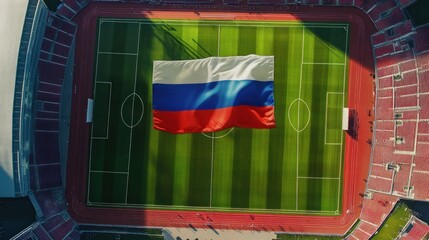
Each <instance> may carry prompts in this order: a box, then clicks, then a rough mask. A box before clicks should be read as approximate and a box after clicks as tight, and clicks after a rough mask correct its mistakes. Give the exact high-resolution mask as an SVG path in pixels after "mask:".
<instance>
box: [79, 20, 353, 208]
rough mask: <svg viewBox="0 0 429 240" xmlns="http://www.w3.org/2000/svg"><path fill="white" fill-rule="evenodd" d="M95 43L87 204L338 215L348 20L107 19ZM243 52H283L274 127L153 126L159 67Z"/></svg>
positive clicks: (277, 62) (278, 57) (101, 22)
mask: <svg viewBox="0 0 429 240" xmlns="http://www.w3.org/2000/svg"><path fill="white" fill-rule="evenodd" d="M97 39H98V45H97V49H96V52H95V66H96V67H95V75H94V83H95V84H94V99H95V100H94V118H93V119H94V122H93V124H92V130H91V136H92V137H91V146H90V150H91V151H90V153H89V157H90V163H89V164H90V171H89V181H88V202H87V203H88V205H91V206H101V205H107V206H115V207H120V206H124V207H125V206H134V207H149V208H168V209H196V208H201V209H213V210H220V211H242V210H245V211H251V212H283V213H294V212H300V213H311V214H322V215H335V214H339V213H340V209H341V196H340V195H341V185H342V166H343V164H342V163H343V149H344V133H343V131H342V130H341V117H342V108H343V106H347V82H348V80H347V71H348V69H347V68H348V65H347V63H348V59H347V42H348V26H347V25H346V24H316V23H300V22H254V21H252V22H246V21H243V22H234V21H218V22H215V21H167V20H165V21H161V20H156V21H152V22H151V21H149V20H140V21H137V20H117V19H116V20H112V19H100V20H99V25H98V33H97ZM247 54H259V55H274V56H275V66H274V68H275V69H274V70H275V74H274V75H275V80H274V85H275V86H274V89H275V92H274V95H275V116H276V121H277V127H276V128H275V129H269V130H260V129H240V128H234V129H232V130H231V129H227V130H223V131H220V132H216V133H209V134H206V135H203V134H181V135H173V134H168V133H165V132H161V131H157V130H154V129H153V128H152V115H151V110H152V108H151V106H152V91H151V90H152V85H151V81H152V63H153V61H154V60H181V59H195V58H204V57H209V56H234V55H247ZM140 99H141V101H140ZM142 103H143V104H142ZM131 126H132V127H131Z"/></svg>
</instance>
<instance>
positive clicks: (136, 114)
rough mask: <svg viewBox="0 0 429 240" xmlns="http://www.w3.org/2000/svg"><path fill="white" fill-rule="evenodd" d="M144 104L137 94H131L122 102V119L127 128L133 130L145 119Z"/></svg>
mask: <svg viewBox="0 0 429 240" xmlns="http://www.w3.org/2000/svg"><path fill="white" fill-rule="evenodd" d="M143 113H144V104H143V100H142V98H141V97H140V95H138V94H137V93H131V94H130V95H128V96H127V97H126V98H125V100H124V101H123V102H122V106H121V119H122V122H123V123H124V124H125V126H127V127H129V128H133V127H135V126H137V124H139V123H140V121H141V120H142V118H143Z"/></svg>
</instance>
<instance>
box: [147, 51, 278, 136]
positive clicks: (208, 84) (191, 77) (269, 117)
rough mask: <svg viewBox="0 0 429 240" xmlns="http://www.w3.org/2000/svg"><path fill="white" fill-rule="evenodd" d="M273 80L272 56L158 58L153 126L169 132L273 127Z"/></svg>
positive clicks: (154, 65)
mask: <svg viewBox="0 0 429 240" xmlns="http://www.w3.org/2000/svg"><path fill="white" fill-rule="evenodd" d="M273 80H274V57H273V56H257V55H248V56H234V57H209V58H204V59H197V60H182V61H154V64H153V85H152V87H153V92H152V95H153V124H154V128H155V129H158V130H162V131H166V132H170V133H195V132H213V131H218V130H222V129H226V128H231V127H242V128H273V127H275V118H274V91H273V87H274V82H273Z"/></svg>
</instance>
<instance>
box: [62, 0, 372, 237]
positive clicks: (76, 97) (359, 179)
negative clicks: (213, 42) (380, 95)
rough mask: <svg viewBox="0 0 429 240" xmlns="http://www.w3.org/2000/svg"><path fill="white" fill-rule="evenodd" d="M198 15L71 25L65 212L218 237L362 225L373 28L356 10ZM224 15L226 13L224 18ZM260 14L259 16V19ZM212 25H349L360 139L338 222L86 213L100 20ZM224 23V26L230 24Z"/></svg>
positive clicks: (93, 14) (111, 6)
mask: <svg viewBox="0 0 429 240" xmlns="http://www.w3.org/2000/svg"><path fill="white" fill-rule="evenodd" d="M199 7H200V9H199V10H198V11H199V12H196V11H195V10H189V9H187V10H178V9H171V6H154V5H144V4H132V3H128V4H123V3H90V4H88V6H87V7H85V8H84V9H83V10H82V11H81V12H80V13H79V14H78V15H77V16H76V18H75V19H74V21H75V22H76V23H77V24H78V26H79V27H78V32H77V36H76V51H75V69H74V83H73V85H74V93H73V100H72V111H71V112H72V116H71V125H70V143H69V144H70V145H69V156H68V163H67V164H68V166H67V185H66V196H67V202H68V210H69V213H70V214H71V216H72V217H73V218H74V219H75V220H76V221H77V222H78V223H93V224H108V225H132V226H154V227H167V226H170V227H190V225H189V224H191V225H192V226H193V227H196V228H207V227H209V226H210V227H213V228H215V229H216V228H217V229H221V228H222V229H227V228H228V229H248V230H262V231H277V232H299V233H320V234H339V235H342V234H344V233H345V232H346V231H347V230H348V229H349V228H350V227H351V226H352V225H353V223H354V222H355V221H356V219H357V218H358V217H359V215H360V212H361V207H362V202H363V199H362V197H361V196H362V195H363V194H362V193H363V192H364V190H365V182H366V177H367V174H368V168H369V159H370V145H369V144H368V143H367V140H368V139H371V132H370V123H369V122H370V121H373V117H372V114H371V112H372V111H371V110H372V109H373V78H372V77H371V76H370V74H371V73H374V70H373V69H374V59H373V55H372V48H371V42H370V35H372V34H373V33H374V32H375V30H376V29H375V27H374V24H373V22H372V21H371V20H370V19H369V17H368V16H367V15H366V14H365V13H364V12H363V11H362V10H360V9H358V8H355V7H341V8H338V7H310V6H308V7H307V6H283V7H275V8H274V7H270V8H263V7H261V9H259V10H257V9H256V10H255V8H252V10H251V12H252V13H249V9H248V8H247V7H246V6H244V7H243V6H238V7H235V8H234V11H235V12H233V11H228V10H225V9H223V8H222V7H221V6H219V7H218V8H217V9H216V8H213V5H210V6H206V7H205V8H206V9H201V8H204V6H199ZM225 11H228V13H227V14H225ZM256 12H257V13H256ZM202 16H207V17H209V18H210V19H216V18H219V16H225V17H226V18H230V19H234V20H258V21H261V20H262V19H265V20H285V21H306V22H342V23H344V22H347V23H349V24H350V30H351V32H350V49H349V59H350V64H349V76H348V77H349V93H348V96H349V99H348V102H349V108H352V109H355V110H356V111H357V113H358V117H359V124H360V125H359V132H358V135H359V138H358V140H353V139H352V138H351V137H350V136H348V135H346V145H345V161H344V177H343V179H344V181H343V188H342V209H341V212H342V214H341V215H338V216H313V215H290V214H288V215H286V214H263V213H241V212H208V211H201V212H198V211H176V210H174V211H173V210H151V209H132V208H102V207H88V206H87V205H86V192H87V188H86V184H87V172H88V146H89V134H90V125H89V124H86V123H85V117H86V109H85V108H86V101H87V98H90V97H91V96H92V77H93V62H94V61H93V57H94V56H93V54H94V47H95V40H96V39H95V37H96V34H95V30H96V22H97V18H98V17H118V18H163V19H165V18H170V19H171V18H174V19H199V18H200V17H202ZM225 17H221V19H222V20H227V19H225Z"/></svg>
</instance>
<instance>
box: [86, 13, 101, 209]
mask: <svg viewBox="0 0 429 240" xmlns="http://www.w3.org/2000/svg"><path fill="white" fill-rule="evenodd" d="M101 23H102V21H100V22H99V24H98V34H97V38H98V39H97V54H96V57H95V58H96V59H95V76H94V78H95V80H94V82H95V83H97V78H98V52H99V51H100V32H101ZM96 92H97V84H94V96H95V94H96ZM94 100H95V99H94ZM92 136H93V127H92V126H91V141H90V144H89V168H88V169H89V171H91V166H92ZM90 186H91V172H89V173H88V187H87V193H86V202H89V193H90V190H91V189H90Z"/></svg>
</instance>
